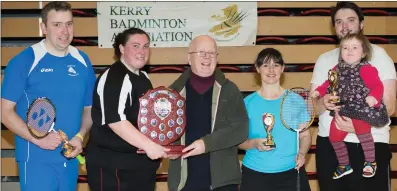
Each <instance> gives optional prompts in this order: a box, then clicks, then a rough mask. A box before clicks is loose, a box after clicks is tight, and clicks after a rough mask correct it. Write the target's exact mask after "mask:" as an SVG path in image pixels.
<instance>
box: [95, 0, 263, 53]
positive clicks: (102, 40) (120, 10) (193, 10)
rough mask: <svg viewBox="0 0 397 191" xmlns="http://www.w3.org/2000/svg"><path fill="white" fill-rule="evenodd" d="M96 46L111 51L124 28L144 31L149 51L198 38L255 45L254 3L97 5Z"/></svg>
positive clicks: (99, 3)
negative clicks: (148, 39) (148, 38)
mask: <svg viewBox="0 0 397 191" xmlns="http://www.w3.org/2000/svg"><path fill="white" fill-rule="evenodd" d="M97 9H98V43H99V47H100V48H112V44H113V42H114V38H115V37H116V35H117V34H118V33H119V32H122V31H123V30H125V29H127V28H132V27H136V28H140V29H143V30H145V31H146V32H147V33H148V34H149V36H150V40H151V46H152V47H187V46H188V45H189V43H190V41H191V40H192V39H193V38H194V37H196V36H199V35H204V34H206V35H210V36H212V37H213V38H214V39H215V40H216V41H217V44H218V46H248V45H255V41H256V31H257V25H258V24H257V20H258V19H257V18H258V17H257V2H97Z"/></svg>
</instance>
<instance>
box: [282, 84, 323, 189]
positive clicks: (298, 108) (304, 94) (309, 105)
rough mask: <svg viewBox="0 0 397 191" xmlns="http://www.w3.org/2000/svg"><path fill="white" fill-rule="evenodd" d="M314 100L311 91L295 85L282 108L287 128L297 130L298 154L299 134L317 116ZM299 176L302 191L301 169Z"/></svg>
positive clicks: (284, 98) (287, 93) (285, 97)
mask: <svg viewBox="0 0 397 191" xmlns="http://www.w3.org/2000/svg"><path fill="white" fill-rule="evenodd" d="M315 115H316V114H315V105H314V100H313V99H312V98H311V97H310V91H309V90H307V89H305V88H301V87H295V88H291V89H289V90H287V91H286V93H285V94H284V96H283V99H282V102H281V108H280V116H281V117H280V118H281V122H282V123H283V124H284V126H285V127H286V128H288V129H289V130H291V131H295V132H296V143H297V148H296V150H297V155H299V134H300V132H303V131H305V130H307V129H308V128H309V127H310V125H311V124H312V123H313V120H314V117H315ZM297 171H298V177H297V182H296V185H297V190H298V191H300V177H299V169H298V170H297Z"/></svg>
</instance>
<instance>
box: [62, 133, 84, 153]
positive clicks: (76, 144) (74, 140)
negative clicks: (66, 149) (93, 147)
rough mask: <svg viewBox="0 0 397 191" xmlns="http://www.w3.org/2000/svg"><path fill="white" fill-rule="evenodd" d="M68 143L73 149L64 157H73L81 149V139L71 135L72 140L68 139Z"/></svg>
mask: <svg viewBox="0 0 397 191" xmlns="http://www.w3.org/2000/svg"><path fill="white" fill-rule="evenodd" d="M69 144H70V145H71V146H72V147H73V150H72V152H71V153H70V154H69V155H67V156H66V157H68V158H75V157H76V156H77V155H78V154H80V153H81V152H82V151H83V141H82V140H81V139H80V138H78V137H73V138H72V140H70V141H69Z"/></svg>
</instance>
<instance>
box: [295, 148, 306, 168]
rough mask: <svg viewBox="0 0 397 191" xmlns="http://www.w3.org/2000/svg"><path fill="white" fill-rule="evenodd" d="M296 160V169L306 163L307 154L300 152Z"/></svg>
mask: <svg viewBox="0 0 397 191" xmlns="http://www.w3.org/2000/svg"><path fill="white" fill-rule="evenodd" d="M295 161H296V166H295V169H296V170H299V169H300V168H301V167H302V166H303V165H305V162H306V159H305V155H304V154H303V153H301V152H299V153H298V154H297V155H296V159H295Z"/></svg>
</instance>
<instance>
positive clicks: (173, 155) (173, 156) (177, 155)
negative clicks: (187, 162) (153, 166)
mask: <svg viewBox="0 0 397 191" xmlns="http://www.w3.org/2000/svg"><path fill="white" fill-rule="evenodd" d="M180 156H182V155H180V154H169V155H168V158H169V159H171V160H175V159H177V158H179V157H180Z"/></svg>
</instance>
